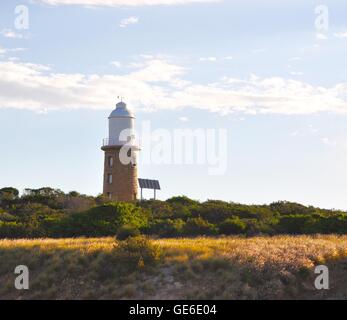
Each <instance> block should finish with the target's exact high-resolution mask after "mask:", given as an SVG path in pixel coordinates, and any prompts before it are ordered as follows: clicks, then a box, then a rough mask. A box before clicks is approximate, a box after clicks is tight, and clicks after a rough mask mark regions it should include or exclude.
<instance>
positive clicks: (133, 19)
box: [119, 17, 139, 28]
mask: <svg viewBox="0 0 347 320" xmlns="http://www.w3.org/2000/svg"><path fill="white" fill-rule="evenodd" d="M138 22H139V18H138V17H129V18H126V19H123V20H122V21H121V22H120V24H119V26H120V27H121V28H126V27H127V26H128V25H130V24H136V23H138Z"/></svg>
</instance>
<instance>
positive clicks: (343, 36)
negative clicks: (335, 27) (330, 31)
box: [334, 31, 347, 38]
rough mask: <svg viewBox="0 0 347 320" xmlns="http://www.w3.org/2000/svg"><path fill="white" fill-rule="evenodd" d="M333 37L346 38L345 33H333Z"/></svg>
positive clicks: (346, 33)
mask: <svg viewBox="0 0 347 320" xmlns="http://www.w3.org/2000/svg"><path fill="white" fill-rule="evenodd" d="M334 37H336V38H347V31H344V32H336V33H334Z"/></svg>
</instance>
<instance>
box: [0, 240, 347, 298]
mask: <svg viewBox="0 0 347 320" xmlns="http://www.w3.org/2000/svg"><path fill="white" fill-rule="evenodd" d="M150 242H151V245H152V246H153V248H156V249H158V251H156V252H159V253H160V258H158V259H157V260H155V263H147V260H146V257H144V258H143V259H142V253H141V252H140V253H139V252H136V253H134V252H133V253H131V254H129V256H124V252H123V255H120V254H119V252H120V248H119V244H118V243H117V242H116V241H115V240H114V239H113V238H77V239H36V240H6V239H5V240H0V299H329V298H337V299H347V236H334V235H329V236H320V235H317V236H276V237H253V238H238V237H225V238H195V239H160V240H150ZM130 256H131V259H133V258H135V260H136V259H138V260H139V261H138V263H136V264H134V263H133V260H131V261H130V260H129V257H130ZM124 257H125V258H124ZM156 257H157V256H156ZM158 257H159V256H158ZM136 261H137V260H136ZM148 261H149V260H148ZM20 264H24V265H27V266H28V267H29V270H30V289H29V290H26V291H23V290H22V291H19V290H16V289H15V288H14V278H15V276H16V275H14V268H15V267H16V266H17V265H20ZM320 264H326V265H328V266H329V271H330V287H331V289H330V290H323V291H321V290H316V289H315V288H314V279H315V277H316V275H315V274H314V267H315V266H317V265H320Z"/></svg>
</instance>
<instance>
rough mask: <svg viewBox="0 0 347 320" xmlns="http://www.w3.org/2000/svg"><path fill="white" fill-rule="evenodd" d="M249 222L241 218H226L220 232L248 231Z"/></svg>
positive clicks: (238, 232) (227, 233) (239, 232)
mask: <svg viewBox="0 0 347 320" xmlns="http://www.w3.org/2000/svg"><path fill="white" fill-rule="evenodd" d="M246 227H247V224H246V223H245V222H243V221H242V220H241V219H239V218H229V219H226V220H225V221H224V222H223V223H221V225H220V226H219V233H221V234H226V235H229V234H241V233H244V232H245V231H246Z"/></svg>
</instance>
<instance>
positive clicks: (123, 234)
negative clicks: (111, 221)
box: [116, 225, 140, 240]
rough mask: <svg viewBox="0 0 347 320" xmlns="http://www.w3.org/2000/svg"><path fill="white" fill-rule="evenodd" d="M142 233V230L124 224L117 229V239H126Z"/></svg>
mask: <svg viewBox="0 0 347 320" xmlns="http://www.w3.org/2000/svg"><path fill="white" fill-rule="evenodd" d="M139 235H140V230H139V229H138V228H135V227H134V226H132V225H124V226H121V227H120V228H118V230H117V236H116V238H117V240H126V239H128V238H130V237H137V236H139Z"/></svg>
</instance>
